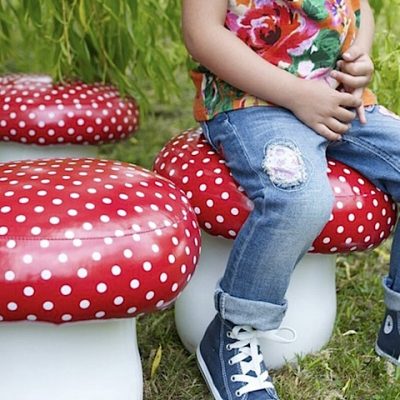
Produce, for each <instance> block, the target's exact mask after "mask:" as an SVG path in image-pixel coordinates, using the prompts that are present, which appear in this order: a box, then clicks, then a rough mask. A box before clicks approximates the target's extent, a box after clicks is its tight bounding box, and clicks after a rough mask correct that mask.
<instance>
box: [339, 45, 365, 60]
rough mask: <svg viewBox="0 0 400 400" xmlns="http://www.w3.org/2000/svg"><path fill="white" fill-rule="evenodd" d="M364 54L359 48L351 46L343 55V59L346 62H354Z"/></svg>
mask: <svg viewBox="0 0 400 400" xmlns="http://www.w3.org/2000/svg"><path fill="white" fill-rule="evenodd" d="M363 54H364V53H363V51H361V49H360V48H359V47H358V46H351V47H350V48H349V49H348V50H347V51H346V52H345V53H343V55H342V57H343V60H345V61H354V60H357V58H359V57H361V56H362V55H363Z"/></svg>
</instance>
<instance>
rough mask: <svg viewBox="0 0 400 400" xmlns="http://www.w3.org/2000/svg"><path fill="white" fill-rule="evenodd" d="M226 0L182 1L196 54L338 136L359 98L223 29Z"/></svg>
mask: <svg viewBox="0 0 400 400" xmlns="http://www.w3.org/2000/svg"><path fill="white" fill-rule="evenodd" d="M226 11H227V0H183V35H184V40H185V44H186V46H187V48H188V50H189V52H190V53H191V54H192V56H193V57H194V58H195V59H196V60H197V61H198V62H200V63H201V64H203V65H204V66H205V67H207V68H208V69H209V70H210V71H212V72H213V73H215V74H216V75H217V76H218V77H219V78H221V79H223V80H225V81H226V82H228V83H230V84H231V85H233V86H234V87H237V88H238V89H241V90H243V91H245V92H247V93H251V94H252V95H254V96H256V97H258V98H260V99H264V100H267V101H270V102H272V103H274V104H276V105H279V106H282V107H285V108H287V109H289V110H291V111H292V112H293V113H294V114H295V115H296V116H297V118H299V119H300V120H301V121H302V122H304V123H305V124H306V125H308V126H309V127H310V128H312V129H313V130H314V131H315V132H317V133H318V134H320V135H322V136H324V137H326V138H327V139H329V140H337V139H339V138H340V137H341V135H342V134H344V133H345V132H346V131H347V130H348V128H349V123H350V122H351V121H352V120H353V119H354V118H355V113H354V112H352V111H349V110H348V109H347V108H346V107H349V108H352V107H359V106H360V104H361V100H360V99H359V98H357V97H356V96H354V95H352V94H350V93H341V92H338V91H336V90H334V89H332V88H330V87H329V86H328V85H326V84H325V83H321V82H317V81H307V80H304V79H300V78H297V77H295V76H294V75H292V74H290V73H288V72H286V71H284V70H282V69H280V68H278V67H276V66H274V65H272V64H270V63H268V62H267V61H265V60H264V59H263V58H261V57H260V56H259V55H258V54H256V53H255V52H254V51H253V50H251V49H250V48H249V47H247V46H246V45H245V44H244V43H243V42H242V41H241V40H240V39H238V38H237V37H236V36H235V35H234V34H233V33H232V32H230V31H229V30H228V29H226V28H225V27H224V21H225V17H226Z"/></svg>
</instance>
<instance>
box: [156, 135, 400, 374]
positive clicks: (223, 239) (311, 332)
mask: <svg viewBox="0 0 400 400" xmlns="http://www.w3.org/2000/svg"><path fill="white" fill-rule="evenodd" d="M154 169H155V170H156V171H157V172H158V173H160V174H162V175H164V176H165V177H167V178H169V179H171V180H173V181H174V182H175V183H176V185H177V186H179V187H180V188H181V189H182V190H183V191H184V192H185V193H186V195H187V197H188V198H189V200H190V202H191V204H192V206H193V208H194V210H195V212H196V214H197V217H198V220H199V224H200V226H201V227H202V229H203V231H204V232H203V235H202V237H203V251H202V255H201V258H200V262H199V265H198V267H197V271H196V274H195V276H194V279H193V280H192V281H191V282H190V284H189V285H188V287H187V288H186V290H185V291H184V292H183V294H182V296H181V297H180V298H179V300H178V301H177V303H176V324H177V329H178V333H179V335H180V337H181V339H182V342H183V344H184V345H185V347H186V348H187V349H189V350H190V351H194V350H195V348H196V347H197V345H198V343H199V342H200V340H201V338H202V336H203V333H204V331H205V329H206V327H207V326H208V324H209V322H210V321H211V320H212V318H213V316H214V314H215V310H214V306H213V291H214V288H215V286H216V284H217V281H218V280H219V279H220V278H221V277H222V275H223V273H224V269H225V266H226V263H227V260H228V256H229V253H230V250H231V248H232V241H231V240H229V239H234V238H235V237H236V235H237V233H238V231H239V229H240V228H241V226H242V224H243V222H244V221H245V220H246V218H247V216H248V214H249V212H250V210H251V209H252V203H251V202H250V200H249V199H248V198H247V197H246V195H245V193H244V192H243V189H242V188H241V187H239V186H238V185H237V184H236V182H235V181H234V180H233V178H232V176H231V173H230V171H229V170H228V168H227V166H226V165H225V161H224V160H223V159H222V158H221V157H220V156H219V155H218V154H216V153H215V151H214V150H213V149H212V148H211V146H210V145H209V144H208V143H207V142H206V140H205V139H204V137H203V135H202V132H201V129H191V130H188V131H186V132H184V133H183V134H182V135H179V136H178V137H176V138H174V139H172V140H171V141H170V142H169V143H168V144H167V145H166V146H165V147H164V149H163V150H162V151H161V152H160V154H159V156H158V157H157V160H156V161H155V164H154ZM328 175H329V180H330V183H331V186H332V189H333V192H334V194H335V204H334V209H333V211H332V215H331V218H330V221H329V222H328V224H327V225H326V226H325V228H324V229H323V231H322V232H321V233H320V235H319V236H318V238H317V239H316V240H315V242H314V244H313V247H312V248H311V249H310V252H312V253H321V254H310V255H306V256H305V257H304V258H303V260H302V261H301V262H300V263H299V264H298V266H297V267H296V270H295V271H294V274H293V277H292V279H291V283H290V287H289V289H288V292H287V299H288V302H289V308H288V311H287V313H286V316H285V319H284V321H283V323H282V326H288V327H291V328H293V329H294V330H295V331H296V332H297V339H296V341H294V342H292V343H290V344H282V343H276V342H271V341H270V340H269V339H262V349H263V351H264V354H266V355H267V356H266V357H265V358H266V363H267V364H268V365H269V367H272V368H279V367H281V366H282V365H283V364H284V363H285V361H295V360H296V355H297V354H303V355H304V354H307V353H310V352H315V351H318V350H319V349H321V348H322V347H323V346H324V345H325V344H326V343H327V342H328V340H329V338H330V337H331V334H332V330H333V325H334V321H335V317H336V286H335V260H336V256H335V254H336V253H339V252H353V251H362V250H366V249H371V248H373V247H375V246H377V245H378V244H380V243H381V242H382V241H383V240H384V239H385V238H387V237H388V236H389V234H390V232H391V231H392V230H393V227H394V224H395V222H396V206H395V204H394V203H393V202H392V201H391V199H390V198H389V197H388V196H387V195H386V194H384V193H382V192H381V191H380V190H379V189H377V188H376V187H375V186H374V185H373V184H372V183H370V182H369V181H368V180H366V179H365V178H364V177H362V176H361V175H360V174H359V173H358V172H356V171H354V170H353V169H351V168H349V167H347V166H345V165H344V164H342V163H339V162H337V161H333V160H330V161H329V168H328ZM267 261H268V260H266V262H267ZM305 310H306V311H305ZM310 326H312V327H313V328H312V329H310Z"/></svg>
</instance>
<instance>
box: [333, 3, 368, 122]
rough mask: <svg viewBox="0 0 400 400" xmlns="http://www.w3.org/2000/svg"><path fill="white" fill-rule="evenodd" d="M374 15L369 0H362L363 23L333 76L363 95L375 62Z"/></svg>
mask: <svg viewBox="0 0 400 400" xmlns="http://www.w3.org/2000/svg"><path fill="white" fill-rule="evenodd" d="M374 27H375V23H374V16H373V13H372V10H371V7H370V6H369V3H368V0H361V25H360V29H359V30H358V33H357V37H356V39H355V40H354V43H353V44H352V45H351V47H350V48H349V49H348V50H347V51H346V52H345V53H344V54H343V60H341V61H339V62H338V67H339V69H340V71H332V74H331V75H332V77H333V78H335V79H337V80H338V81H339V82H341V83H342V84H343V85H344V87H345V88H346V89H347V91H349V92H352V93H353V94H354V95H356V96H358V97H360V98H361V97H362V94H363V92H364V88H366V87H367V86H368V84H369V83H370V82H371V80H372V75H373V72H374V64H373V62H372V60H371V57H370V56H369V53H370V52H371V49H372V44H373V40H374ZM357 113H358V116H359V118H360V121H361V122H362V123H364V124H365V123H366V122H367V120H366V117H365V112H364V108H363V107H362V106H361V107H359V108H358V109H357Z"/></svg>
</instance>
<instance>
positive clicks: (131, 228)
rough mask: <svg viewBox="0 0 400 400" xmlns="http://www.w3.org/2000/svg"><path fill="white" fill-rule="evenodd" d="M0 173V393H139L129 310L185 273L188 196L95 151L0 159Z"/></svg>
mask: <svg viewBox="0 0 400 400" xmlns="http://www.w3.org/2000/svg"><path fill="white" fill-rule="evenodd" d="M0 184H1V188H2V189H1V191H0V216H1V218H0V321H1V322H0V354H1V359H0V375H1V377H2V379H1V382H2V383H1V385H0V398H2V399H10V400H11V399H35V400H36V399H41V400H54V399H57V400H71V399H85V400H89V399H96V400H110V399H121V400H128V399H129V400H140V399H142V373H141V366H140V359H139V355H138V350H137V344H136V332H135V319H134V317H135V316H137V315H140V314H143V313H148V312H151V311H156V310H161V309H163V308H165V307H167V306H168V305H169V304H171V302H172V301H173V300H174V299H175V298H176V297H177V295H178V294H179V293H180V291H181V290H182V289H183V288H184V287H185V285H186V284H187V282H188V280H189V279H190V277H191V274H192V272H193V270H194V267H195V265H196V263H197V259H198V255H199V248H200V232H199V228H198V224H197V220H196V217H195V214H194V212H193V210H192V208H191V207H190V205H189V202H188V200H187V199H186V197H185V196H184V195H183V193H182V192H181V191H180V190H179V189H178V188H177V187H176V186H175V185H174V184H173V183H171V182H170V181H168V180H166V179H165V178H163V177H161V176H157V175H156V174H154V173H153V172H150V171H146V170H145V169H143V168H139V167H135V166H133V165H130V164H126V163H121V162H115V161H107V160H96V159H82V158H70V159H68V158H67V159H43V160H37V161H19V162H14V163H3V164H0ZM15 375H18V380H19V381H21V382H24V384H23V385H18V384H16V378H15Z"/></svg>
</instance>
